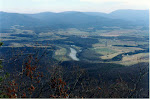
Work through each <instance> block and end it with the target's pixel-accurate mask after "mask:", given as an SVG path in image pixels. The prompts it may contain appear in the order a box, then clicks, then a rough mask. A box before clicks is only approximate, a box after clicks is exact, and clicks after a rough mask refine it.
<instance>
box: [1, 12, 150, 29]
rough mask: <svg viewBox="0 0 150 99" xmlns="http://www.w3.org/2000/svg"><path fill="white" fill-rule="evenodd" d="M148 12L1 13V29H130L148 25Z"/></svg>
mask: <svg viewBox="0 0 150 99" xmlns="http://www.w3.org/2000/svg"><path fill="white" fill-rule="evenodd" d="M148 17H149V14H148V11H147V10H117V11H114V12H112V13H110V14H106V13H100V12H77V11H67V12H61V13H53V12H43V13H36V14H18V13H7V12H0V27H1V28H10V27H11V26H13V25H21V26H25V27H26V28H30V29H31V28H36V27H38V28H44V27H47V28H53V29H58V28H89V27H94V28H96V29H102V28H103V27H104V26H106V27H114V26H117V27H121V28H129V27H130V26H135V25H142V26H143V25H147V23H148Z"/></svg>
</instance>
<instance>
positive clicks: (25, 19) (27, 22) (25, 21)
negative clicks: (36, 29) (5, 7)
mask: <svg viewBox="0 0 150 99" xmlns="http://www.w3.org/2000/svg"><path fill="white" fill-rule="evenodd" d="M40 24H43V22H40V21H39V20H38V19H35V18H32V17H29V16H27V15H23V14H18V13H6V12H0V27H1V28H2V27H3V28H10V27H11V26H13V25H21V26H26V27H28V26H33V25H35V26H38V25H40Z"/></svg>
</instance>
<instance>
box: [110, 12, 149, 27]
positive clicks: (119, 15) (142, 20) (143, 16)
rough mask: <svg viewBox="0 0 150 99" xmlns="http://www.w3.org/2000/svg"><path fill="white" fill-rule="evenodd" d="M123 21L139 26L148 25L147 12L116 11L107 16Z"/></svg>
mask: <svg viewBox="0 0 150 99" xmlns="http://www.w3.org/2000/svg"><path fill="white" fill-rule="evenodd" d="M110 17H112V18H115V19H124V20H129V21H133V22H137V23H139V24H145V25H148V24H149V10H116V11H113V12H111V13H110V14H109V18H110Z"/></svg>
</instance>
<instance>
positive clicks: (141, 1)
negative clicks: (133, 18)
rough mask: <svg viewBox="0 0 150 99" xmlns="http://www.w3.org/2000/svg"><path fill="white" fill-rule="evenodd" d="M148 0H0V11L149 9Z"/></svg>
mask: <svg viewBox="0 0 150 99" xmlns="http://www.w3.org/2000/svg"><path fill="white" fill-rule="evenodd" d="M149 7H150V0H0V11H5V12H17V13H38V12H45V11H49V12H63V11H82V12H83V11H84V12H106V13H109V12H112V11H114V10H118V9H137V10H145V9H149Z"/></svg>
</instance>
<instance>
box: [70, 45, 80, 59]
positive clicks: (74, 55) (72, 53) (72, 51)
mask: <svg viewBox="0 0 150 99" xmlns="http://www.w3.org/2000/svg"><path fill="white" fill-rule="evenodd" d="M70 51H71V52H70V54H69V56H70V57H71V58H72V59H73V60H75V61H79V58H77V56H76V55H77V51H76V50H75V49H73V48H70Z"/></svg>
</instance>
